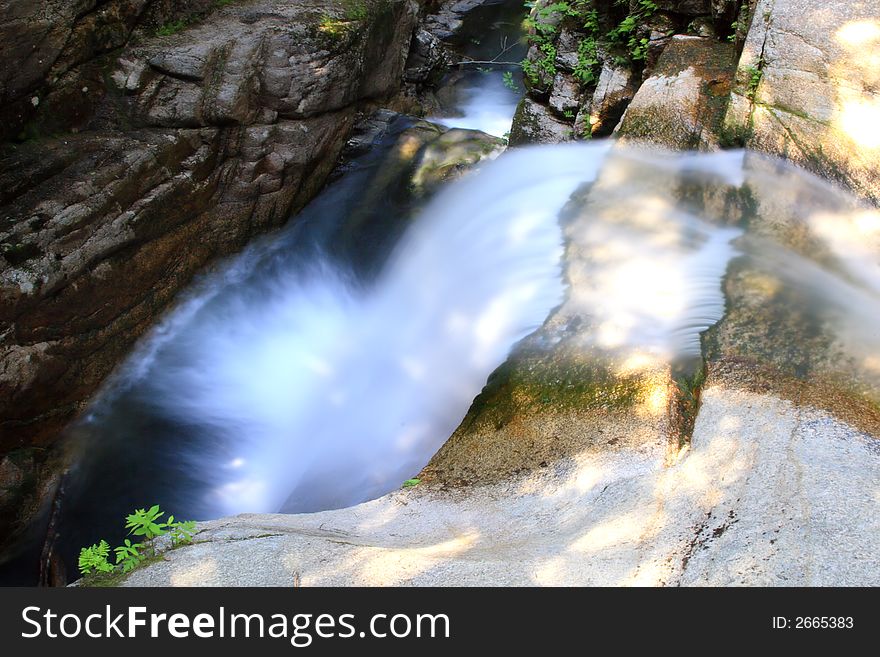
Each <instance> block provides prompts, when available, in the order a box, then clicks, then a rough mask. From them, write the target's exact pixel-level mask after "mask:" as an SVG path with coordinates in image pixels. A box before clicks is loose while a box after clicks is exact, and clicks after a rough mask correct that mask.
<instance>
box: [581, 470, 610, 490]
mask: <svg viewBox="0 0 880 657" xmlns="http://www.w3.org/2000/svg"><path fill="white" fill-rule="evenodd" d="M604 475H605V473H603V472H602V471H601V470H600V469H599V468H597V467H595V466H587V467H583V468H581V469H579V470H578V473H577V476H576V477H575V479H574V487H575V489H576V490H577V492H579V493H586V492H587V491H589V490H591V489H592V488H594V487H595V486H596V484H597V483H598V482H599V481H601V480H602V478H603V476H604Z"/></svg>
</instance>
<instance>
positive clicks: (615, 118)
mask: <svg viewBox="0 0 880 657" xmlns="http://www.w3.org/2000/svg"><path fill="white" fill-rule="evenodd" d="M638 88H639V78H638V76H637V75H636V74H635V72H634V71H633V70H632V69H631V68H629V67H627V66H618V65H617V64H614V63H612V62H606V63H605V64H604V65H603V66H602V72H601V73H600V74H599V81H598V82H597V83H596V90H595V91H594V92H593V97H592V99H591V101H590V104H589V106H585V109H586V110H587V115H586V116H587V120H588V121H589V126H588V129H589V131H590V133H591V134H592V136H593V137H607V136H608V135H610V134H611V133H612V131H613V130H614V128H615V127H617V124H618V123H619V122H620V119H621V117H622V116H623V113H624V112H625V111H626V108H627V107H628V106H629V103H630V102H631V101H632V99H633V98H634V97H635V95H636V92H637V91H638Z"/></svg>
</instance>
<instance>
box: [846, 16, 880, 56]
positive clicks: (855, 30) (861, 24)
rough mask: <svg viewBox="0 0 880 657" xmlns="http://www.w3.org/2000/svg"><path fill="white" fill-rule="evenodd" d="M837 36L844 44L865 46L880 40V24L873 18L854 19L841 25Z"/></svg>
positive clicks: (853, 46)
mask: <svg viewBox="0 0 880 657" xmlns="http://www.w3.org/2000/svg"><path fill="white" fill-rule="evenodd" d="M835 38H836V39H837V40H838V41H839V42H840V43H842V44H843V45H844V46H847V47H850V48H853V49H860V48H864V47H865V46H870V45H872V43H873V42H874V41H880V24H878V23H877V21H873V20H863V21H852V22H849V23H847V24H846V25H844V26H843V27H841V28H840V29H839V30H838V31H837V34H835Z"/></svg>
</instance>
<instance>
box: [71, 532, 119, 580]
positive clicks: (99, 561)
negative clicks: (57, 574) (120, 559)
mask: <svg viewBox="0 0 880 657" xmlns="http://www.w3.org/2000/svg"><path fill="white" fill-rule="evenodd" d="M109 555H110V544H109V543H107V541H103V540H102V541H101V542H100V543H96V544H95V545H92V546H91V547H87V548H83V549H82V550H80V552H79V562H78V566H79V572H80V573H82V574H83V575H89V574H91V573H92V572H96V571H97V572H99V573H109V572H111V571H112V570H113V566H112V565H111V564H110V562H109V561H108V560H107V557H108V556H109Z"/></svg>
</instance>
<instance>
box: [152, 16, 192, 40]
mask: <svg viewBox="0 0 880 657" xmlns="http://www.w3.org/2000/svg"><path fill="white" fill-rule="evenodd" d="M187 24H188V23H187V21H186V20H185V19H183V18H181V19H179V20H176V21H171V22H170V23H165V25H162V26H161V27H159V29H158V30H156V36H160V37H166V36H171V35H173V34H177V33H178V32H180V31H181V30H183V29H184V28H185V27H186V26H187Z"/></svg>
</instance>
